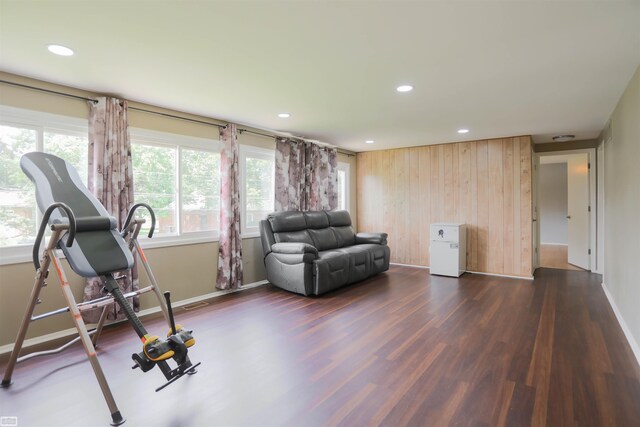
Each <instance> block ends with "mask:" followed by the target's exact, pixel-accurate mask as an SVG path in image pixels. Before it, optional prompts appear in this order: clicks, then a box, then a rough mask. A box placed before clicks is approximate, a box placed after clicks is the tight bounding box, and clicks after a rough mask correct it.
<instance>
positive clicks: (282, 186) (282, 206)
mask: <svg viewBox="0 0 640 427" xmlns="http://www.w3.org/2000/svg"><path fill="white" fill-rule="evenodd" d="M275 175H276V176H275V193H276V194H275V210H276V211H289V210H291V211H309V210H323V209H324V210H333V209H336V208H337V207H338V152H337V150H336V149H335V148H330V147H323V146H320V145H318V144H314V143H312V142H305V141H300V140H295V139H287V138H278V139H276V171H275Z"/></svg>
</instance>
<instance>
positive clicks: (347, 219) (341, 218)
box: [327, 211, 351, 227]
mask: <svg viewBox="0 0 640 427" xmlns="http://www.w3.org/2000/svg"><path fill="white" fill-rule="evenodd" d="M327 217H328V218H329V225H330V226H332V227H344V226H347V225H351V216H350V215H349V212H348V211H327Z"/></svg>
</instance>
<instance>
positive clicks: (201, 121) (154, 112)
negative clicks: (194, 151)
mask: <svg viewBox="0 0 640 427" xmlns="http://www.w3.org/2000/svg"><path fill="white" fill-rule="evenodd" d="M129 110H136V111H142V112H143V113H149V114H157V115H158V116H164V117H171V118H172V119H178V120H184V121H187V122H193V123H200V124H201V125H209V126H217V127H218V129H224V128H226V127H227V125H219V124H217V123H211V122H205V121H203V120H196V119H190V118H188V117H182V116H176V115H175V114H168V113H161V112H159V111H153V110H146V109H144V108H139V107H129Z"/></svg>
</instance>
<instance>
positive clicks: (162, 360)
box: [131, 325, 200, 391]
mask: <svg viewBox="0 0 640 427" xmlns="http://www.w3.org/2000/svg"><path fill="white" fill-rule="evenodd" d="M195 343H196V340H195V338H194V337H193V331H190V330H187V329H184V328H183V327H182V325H175V333H173V329H172V330H170V331H169V333H168V334H167V339H166V340H161V339H160V337H158V336H155V335H154V336H147V337H146V341H145V343H144V344H143V347H142V351H141V352H140V353H134V354H133V355H132V356H131V358H132V359H133V361H134V362H135V365H133V366H132V369H136V368H140V369H141V370H142V372H147V371H150V370H151V369H153V367H154V366H156V365H158V367H159V368H160V370H161V371H162V373H163V374H164V376H165V378H166V379H167V380H168V381H167V382H166V383H165V384H163V385H162V386H160V387H158V388H157V389H156V391H160V390H162V389H163V388H165V387H166V386H168V385H169V384H171V383H173V382H174V381H176V380H177V379H178V378H180V377H182V376H183V375H185V374H189V375H192V374H195V373H196V372H197V371H196V367H197V366H198V365H200V363H196V364H195V365H193V364H192V363H191V361H190V360H189V357H188V356H187V348H188V347H191V346H193V345H194V344H195ZM168 359H173V360H175V362H176V363H177V364H178V366H177V367H176V368H175V369H171V368H170V367H169V365H168V363H167V360H168Z"/></svg>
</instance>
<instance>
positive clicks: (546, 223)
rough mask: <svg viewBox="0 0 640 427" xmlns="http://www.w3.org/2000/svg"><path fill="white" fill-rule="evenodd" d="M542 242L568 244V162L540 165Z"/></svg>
mask: <svg viewBox="0 0 640 427" xmlns="http://www.w3.org/2000/svg"><path fill="white" fill-rule="evenodd" d="M539 174H540V175H539V181H538V182H539V183H538V185H539V187H538V192H539V193H538V194H539V200H540V205H539V206H538V210H539V221H540V243H541V244H543V245H544V244H563V245H566V244H567V226H568V224H567V164H566V163H548V164H541V165H540V172H539Z"/></svg>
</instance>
